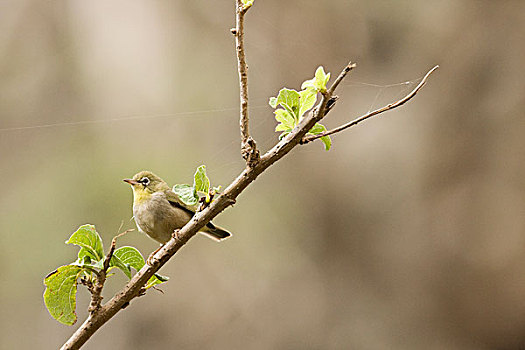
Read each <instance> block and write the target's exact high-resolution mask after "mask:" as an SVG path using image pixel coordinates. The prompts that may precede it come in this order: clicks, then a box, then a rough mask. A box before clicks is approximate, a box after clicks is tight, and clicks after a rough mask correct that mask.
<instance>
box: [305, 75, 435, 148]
mask: <svg viewBox="0 0 525 350" xmlns="http://www.w3.org/2000/svg"><path fill="white" fill-rule="evenodd" d="M438 68H439V66H435V67H434V68H432V69H431V70H429V71H428V73H427V74H425V76H424V77H423V79H421V81H420V82H419V84H418V85H417V86H416V87H415V88H414V90H412V91H410V93H409V94H408V95H406V96H405V97H403V98H402V99H400V100H397V101H395V102H392V103H390V104H388V105H386V106H384V107H381V108H378V109H376V110H375V111H372V112H370V113H367V114H365V115H362V116H361V117H359V118H357V119H354V120H352V121H351V122H348V123H346V124H343V125H341V126H339V127H337V128H335V129H332V130H328V131H325V132H322V133H319V134H317V135H308V136H305V137H304V138H303V140H302V141H301V143H303V144H305V143H308V142H311V141H314V140H316V139H319V138H321V137H323V136H329V135H333V134H335V133H338V132H340V131H343V130H345V129H348V128H349V127H352V126H354V125H357V124H359V123H361V122H362V121H364V120H366V119H368V118H371V117H373V116H375V115H378V114H381V113H383V112H386V111H390V110H392V109H394V108H397V107H399V106H402V105H403V104H405V103H406V102H408V101H409V100H410V99H412V97H414V96H416V94H417V93H418V91H419V90H421V88H422V87H423V86H424V85H425V83H426V82H427V79H428V77H429V76H430V74H432V73H433V72H434V71H435V70H436V69H438ZM336 82H337V80H336ZM334 85H335V83H334ZM332 87H333V86H332Z"/></svg>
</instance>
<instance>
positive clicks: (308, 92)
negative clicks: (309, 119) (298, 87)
mask: <svg viewBox="0 0 525 350" xmlns="http://www.w3.org/2000/svg"><path fill="white" fill-rule="evenodd" d="M299 96H300V99H299V101H300V104H301V105H300V107H299V119H300V118H302V117H303V115H304V114H305V113H306V112H308V111H309V110H310V109H312V107H313V106H314V105H315V102H317V91H315V90H313V89H305V90H302V91H300V92H299Z"/></svg>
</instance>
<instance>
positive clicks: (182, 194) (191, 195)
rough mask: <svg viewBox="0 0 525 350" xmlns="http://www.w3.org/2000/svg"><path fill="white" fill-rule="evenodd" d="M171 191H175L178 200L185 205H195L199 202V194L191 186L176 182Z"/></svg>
mask: <svg viewBox="0 0 525 350" xmlns="http://www.w3.org/2000/svg"><path fill="white" fill-rule="evenodd" d="M173 192H175V194H176V195H177V196H179V198H180V200H181V201H182V202H184V204H186V205H195V204H197V203H198V202H199V196H198V195H197V192H196V191H195V188H194V187H193V186H190V185H186V184H178V185H175V186H173Z"/></svg>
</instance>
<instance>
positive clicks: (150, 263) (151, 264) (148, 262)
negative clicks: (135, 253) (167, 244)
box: [146, 244, 164, 266]
mask: <svg viewBox="0 0 525 350" xmlns="http://www.w3.org/2000/svg"><path fill="white" fill-rule="evenodd" d="M163 246H164V245H163V244H161V245H160V247H158V248H157V249H155V251H154V252H153V253H151V254H150V255H149V256H148V258H147V259H146V264H148V266H153V261H152V259H153V257H154V256H155V254H157V253H158V252H159V250H160V248H162V247H163Z"/></svg>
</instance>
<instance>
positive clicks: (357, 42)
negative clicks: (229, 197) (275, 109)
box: [0, 0, 525, 349]
mask: <svg viewBox="0 0 525 350" xmlns="http://www.w3.org/2000/svg"><path fill="white" fill-rule="evenodd" d="M233 2H234V1H233V0H231V1H204V0H194V1H117V0H110V1H80V0H75V1H51V2H50V1H35V0H31V1H20V0H18V1H14V0H3V1H1V2H0V153H1V158H0V179H1V183H2V194H1V196H0V232H1V234H0V243H1V246H2V254H1V255H0V263H1V266H2V269H1V279H2V281H3V287H2V288H1V290H0V296H1V300H2V301H1V309H2V313H1V316H0V339H1V348H4V349H15V348H16V349H34V348H41V349H53V348H58V347H59V346H60V345H61V344H62V343H63V342H64V341H65V340H66V339H67V338H68V337H69V335H70V334H71V333H72V332H73V331H74V330H75V327H66V326H63V325H61V324H59V323H57V322H56V321H54V320H53V319H52V318H51V317H50V316H49V314H48V313H47V311H46V309H45V307H44V304H43V300H42V293H43V291H44V288H43V284H42V280H43V278H44V276H45V275H46V274H47V273H48V272H50V271H52V270H53V269H55V268H56V267H57V266H59V265H61V264H64V263H67V262H70V261H73V260H74V259H75V256H76V252H77V249H76V248H75V247H73V246H66V245H64V241H65V240H66V239H67V238H68V236H69V235H70V234H71V233H72V232H73V231H74V230H75V229H76V228H77V227H78V226H79V225H81V224H84V223H92V224H95V225H96V227H97V229H98V231H99V232H100V233H101V234H102V236H103V239H104V242H105V244H106V245H108V244H109V242H110V240H111V237H112V236H113V235H114V234H115V233H116V232H117V230H118V228H119V226H120V224H121V222H122V221H123V222H124V228H131V227H134V224H133V222H130V221H129V219H130V217H131V190H130V189H129V186H127V185H126V184H124V183H123V182H122V181H121V180H122V179H123V178H125V177H129V176H131V175H133V174H134V173H135V172H137V171H138V170H141V169H150V170H153V171H154V172H156V173H158V174H159V175H160V176H162V177H163V178H165V179H166V180H168V181H169V182H170V183H171V184H174V183H185V182H190V181H191V177H192V174H193V172H194V170H195V168H196V167H197V166H198V165H200V164H206V165H207V167H208V173H209V175H210V177H211V179H212V182H213V183H214V184H222V185H223V186H224V185H227V184H228V183H229V182H230V181H231V180H232V179H233V178H234V177H235V176H236V175H237V174H238V173H239V172H240V171H241V169H242V167H243V162H242V161H241V159H240V156H239V136H238V133H239V131H238V116H237V104H238V87H237V73H236V63H235V56H234V45H233V38H232V36H231V34H230V33H229V29H230V28H231V27H232V26H233V22H234V15H233ZM524 23H525V2H523V1H520V0H516V1H468V0H460V1H458V0H455V1H450V0H449V1H446V0H445V1H364V0H356V1H349V0H333V1H315V0H302V1H298V0H296V1H278V0H256V3H255V6H254V7H253V8H252V10H251V11H250V12H249V14H248V16H247V23H246V30H247V36H246V46H247V55H248V56H247V59H248V64H249V67H250V71H249V73H250V77H249V82H250V97H251V100H250V101H251V107H252V110H251V118H252V127H253V135H254V137H255V138H256V139H257V140H258V141H259V145H260V146H261V147H262V148H264V149H268V148H269V147H271V145H272V144H273V143H274V142H276V139H277V134H275V133H274V132H273V128H274V127H275V124H276V123H275V120H274V119H273V116H272V112H271V109H270V107H269V106H268V105H267V101H268V97H270V96H274V95H275V94H276V93H277V91H278V90H279V88H281V87H283V86H287V87H290V88H296V89H297V88H299V87H300V84H301V82H302V81H303V80H306V79H309V78H310V77H311V76H312V74H313V72H314V71H315V68H316V67H317V66H318V65H324V66H325V68H326V69H327V70H328V71H330V72H332V74H333V75H336V74H337V73H338V72H339V71H340V70H341V68H342V67H343V66H344V65H345V64H346V63H347V62H348V60H353V61H357V62H358V68H357V69H356V70H354V71H353V72H352V73H351V74H350V75H349V77H348V78H347V80H345V82H344V85H343V86H342V87H341V89H340V90H339V95H340V101H339V102H338V104H337V106H336V108H335V109H334V111H332V112H331V113H330V115H329V117H328V118H327V119H326V120H325V124H327V125H328V126H329V127H335V126H337V125H339V124H341V123H343V122H345V121H348V120H350V119H353V118H354V117H357V116H358V115H360V114H362V113H365V112H367V111H368V110H369V109H371V108H377V107H379V106H381V105H383V104H386V103H389V102H391V101H392V100H394V99H396V98H399V97H401V96H402V95H403V94H404V93H406V92H407V91H408V89H409V88H412V87H414V86H415V84H416V83H417V82H418V81H419V80H418V79H419V78H421V77H422V76H423V75H424V73H425V72H426V71H427V70H428V69H430V68H431V67H432V66H433V65H435V64H440V65H441V68H440V70H438V71H437V72H436V73H435V75H434V76H432V77H431V79H430V81H429V83H428V84H427V86H425V88H424V89H423V90H422V91H421V93H420V94H419V95H418V96H417V97H416V98H415V99H414V100H413V101H411V102H410V103H409V104H407V105H405V106H403V107H401V108H400V109H398V110H396V111H393V112H390V113H388V114H385V115H383V116H381V117H379V118H375V119H372V120H370V121H368V122H366V123H363V124H361V125H360V126H359V127H357V128H355V129H352V130H349V131H347V132H345V133H342V134H338V135H337V136H335V137H334V138H333V141H334V145H333V149H332V150H331V151H330V152H325V151H324V150H323V147H322V145H321V144H320V143H314V144H310V145H308V146H304V147H300V148H299V149H296V150H294V151H293V152H292V153H291V154H290V155H289V156H288V157H286V158H285V159H284V160H282V161H280V162H278V163H277V164H276V165H275V166H274V167H272V168H270V169H269V171H267V172H266V173H265V174H264V175H263V176H261V177H260V178H259V179H258V180H257V181H256V182H255V183H254V184H253V185H252V186H250V187H249V188H248V189H247V190H246V191H245V192H244V193H243V194H242V195H241V196H240V198H239V200H238V203H237V205H236V206H235V207H234V208H230V209H228V210H227V211H226V212H224V213H223V214H222V215H221V216H220V217H218V218H217V219H216V220H215V222H216V223H218V224H220V225H223V226H226V227H228V228H230V229H231V230H232V231H233V232H234V233H235V235H234V237H233V238H232V239H230V240H228V241H226V242H224V243H223V244H216V243H214V242H212V241H210V240H207V239H205V238H203V237H201V236H198V237H196V238H194V239H193V240H192V241H191V242H190V243H189V244H188V245H187V246H186V247H185V248H184V249H183V250H182V251H181V252H180V254H178V255H177V256H176V257H175V258H174V259H173V260H172V261H170V262H169V264H168V265H167V266H165V267H164V268H163V269H162V273H163V274H165V275H168V276H170V277H171V281H170V282H169V283H168V284H167V285H165V286H164V287H163V289H164V291H165V293H164V294H161V293H158V292H155V291H151V292H149V293H148V295H147V296H145V297H143V298H139V299H137V300H135V301H133V303H132V305H131V306H130V307H129V308H128V309H126V310H125V311H123V312H121V313H119V314H118V316H117V317H116V318H114V319H113V320H112V321H111V322H110V323H108V324H107V325H106V326H104V327H103V328H102V329H101V330H100V331H99V332H98V333H97V334H96V335H95V337H94V338H93V339H92V340H90V341H89V342H88V343H87V344H86V346H85V349H146V348H151V349H160V348H170V349H171V348H178V349H523V348H524V347H525V215H524V214H525V180H523V178H524V177H523V174H524V173H525V151H524V148H525V137H524V136H525V120H524V117H525V115H524V112H523V111H524V110H525V97H524V96H525V74H524V69H523V62H524V61H523V58H524V57H525V34H524V33H525V24H524ZM406 81H408V82H409V84H402V83H403V82H406ZM119 244H121V245H127V244H131V245H135V246H137V247H138V248H139V249H140V250H141V251H142V252H143V253H144V254H146V253H147V252H150V251H152V250H153V249H155V248H156V244H155V242H153V241H152V240H150V239H149V238H147V237H145V236H142V235H141V234H139V233H137V232H134V233H132V234H129V235H128V236H126V237H124V238H123V239H121V240H120V241H119ZM123 283H125V278H124V277H122V276H121V275H117V276H116V277H114V278H112V280H111V281H110V283H109V285H108V288H107V290H106V298H108V297H110V295H111V293H113V292H115V291H116V290H117V288H119V286H121V285H122V284H123ZM87 303H88V293H87V291H86V290H85V289H80V290H79V302H78V306H77V311H78V314H79V322H82V321H83V319H84V318H85V316H86V312H85V309H86V308H87Z"/></svg>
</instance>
